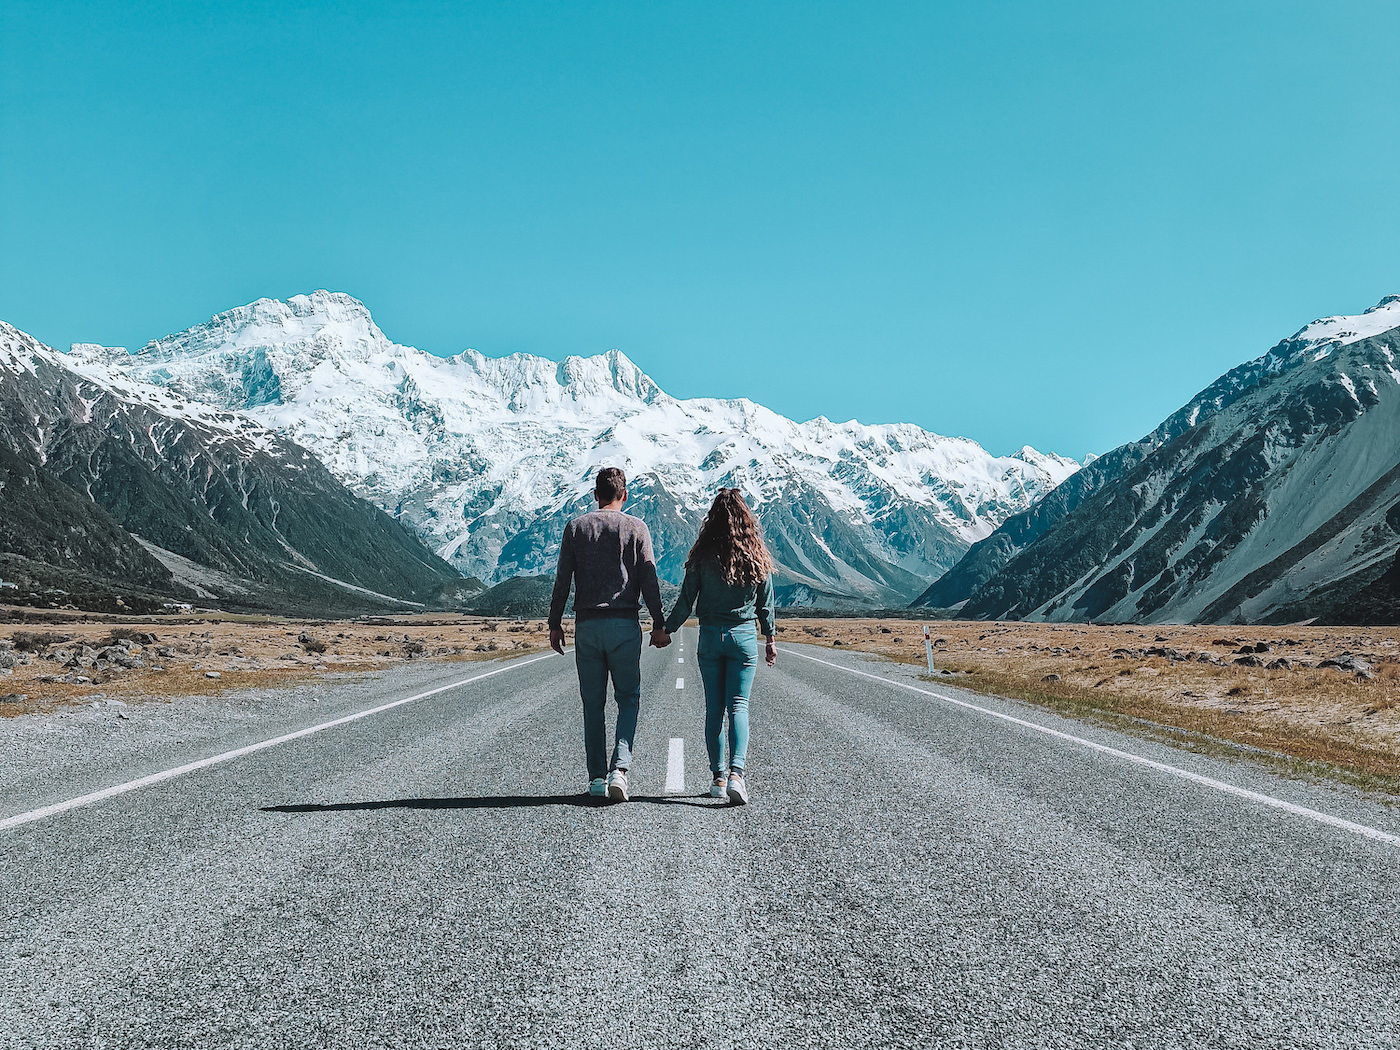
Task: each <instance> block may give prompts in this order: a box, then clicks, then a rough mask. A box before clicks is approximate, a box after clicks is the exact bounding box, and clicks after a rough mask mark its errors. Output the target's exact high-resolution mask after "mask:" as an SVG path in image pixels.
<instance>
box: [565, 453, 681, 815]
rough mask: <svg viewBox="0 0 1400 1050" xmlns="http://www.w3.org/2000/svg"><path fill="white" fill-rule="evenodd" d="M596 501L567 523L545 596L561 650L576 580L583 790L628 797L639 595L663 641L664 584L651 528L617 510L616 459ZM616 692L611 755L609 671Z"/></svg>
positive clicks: (621, 492) (638, 690)
mask: <svg viewBox="0 0 1400 1050" xmlns="http://www.w3.org/2000/svg"><path fill="white" fill-rule="evenodd" d="M593 497H594V499H596V500H597V501H598V509H597V510H595V511H592V512H591V513H589V514H584V515H582V516H580V517H577V518H575V519H574V520H573V521H571V522H569V524H568V525H566V526H565V527H564V540H563V543H562V544H561V545H560V547H559V571H558V572H557V574H556V575H555V577H554V596H553V598H552V600H551V601H550V603H549V644H550V646H551V647H552V648H553V649H554V651H555V652H556V653H559V654H561V655H562V654H563V652H564V604H565V603H566V602H567V601H568V600H569V585H570V583H573V584H574V665H575V666H576V667H577V669H578V691H579V694H580V695H581V696H582V697H583V747H584V752H585V755H586V757H587V761H588V780H589V783H588V793H589V794H590V795H592V796H594V797H595V798H602V797H603V796H606V797H608V798H609V799H611V800H613V801H615V802H625V801H627V770H628V769H629V768H630V767H631V765H632V738H633V736H634V735H635V734H636V731H637V708H638V705H639V703H640V701H641V695H642V668H641V663H642V631H641V625H640V624H639V623H638V617H639V613H640V611H641V603H642V601H645V602H646V605H647V611H648V612H650V613H651V623H652V629H651V644H652V645H654V646H656V647H657V648H659V649H664V648H665V647H666V646H667V645H669V644H670V642H671V638H670V636H669V635H668V634H667V633H666V631H665V630H664V629H663V627H662V623H663V622H664V620H665V615H664V613H663V611H662V608H661V588H660V586H659V585H658V583H657V579H656V558H655V557H654V556H653V554H652V550H651V533H650V532H649V531H648V530H647V527H646V523H645V522H643V521H642V520H641V519H640V518H634V517H632V516H631V515H630V514H623V513H622V505H623V504H624V503H625V502H627V479H626V477H625V476H624V475H623V473H622V471H620V470H618V469H617V468H616V467H605V468H603V469H602V470H600V471H598V478H597V480H596V482H595V483H594V486H593ZM610 675H611V677H612V684H613V696H614V698H615V699H616V700H617V730H616V737H615V740H616V742H615V743H614V745H613V752H612V761H611V763H609V762H608V759H607V752H608V734H607V728H606V727H605V726H604V724H603V710H604V707H605V706H606V704H607V700H608V677H609V676H610Z"/></svg>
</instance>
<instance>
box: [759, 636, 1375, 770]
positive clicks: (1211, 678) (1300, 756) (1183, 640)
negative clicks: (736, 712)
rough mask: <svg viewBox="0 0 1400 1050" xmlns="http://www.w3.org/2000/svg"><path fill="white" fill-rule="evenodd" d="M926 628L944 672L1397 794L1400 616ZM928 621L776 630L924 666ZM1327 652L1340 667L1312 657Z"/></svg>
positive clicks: (1187, 741) (961, 681) (1083, 713)
mask: <svg viewBox="0 0 1400 1050" xmlns="http://www.w3.org/2000/svg"><path fill="white" fill-rule="evenodd" d="M929 627H930V630H931V632H932V634H933V636H934V638H935V639H936V642H935V649H934V662H935V666H936V667H937V668H938V669H939V670H940V671H949V672H953V674H954V677H951V678H947V679H938V680H944V681H949V682H952V683H954V684H956V685H959V686H961V687H963V688H968V689H974V690H977V691H979V692H983V693H991V694H996V695H1000V696H1011V697H1016V698H1018V699H1023V700H1029V701H1031V702H1034V703H1037V704H1042V705H1045V706H1047V707H1050V708H1053V709H1055V710H1057V711H1060V712H1062V713H1064V714H1068V715H1072V716H1074V717H1080V718H1091V719H1095V720H1099V721H1103V722H1107V723H1110V724H1114V725H1117V726H1119V727H1121V728H1127V729H1129V730H1131V731H1135V732H1143V733H1148V734H1150V735H1156V736H1161V737H1163V738H1165V739H1167V740H1169V741H1170V742H1172V743H1175V744H1178V745H1185V746H1188V747H1194V748H1197V749H1200V750H1217V749H1218V748H1219V747H1220V745H1221V744H1222V742H1225V743H1226V744H1227V745H1233V749H1234V750H1245V751H1248V752H1252V753H1255V754H1256V755H1258V756H1259V757H1261V758H1264V759H1266V760H1272V761H1275V762H1278V763H1280V764H1282V765H1285V766H1289V767H1292V768H1293V769H1294V770H1295V771H1296V772H1302V773H1307V772H1317V773H1322V774H1325V775H1330V776H1340V777H1341V778H1342V779H1345V780H1349V781H1352V782H1354V783H1357V784H1360V785H1362V786H1365V787H1370V788H1379V789H1382V790H1386V791H1389V792H1391V793H1395V794H1400V628H1356V627H1241V626H1226V627H1211V626H1204V627H1198V626H1166V627H1153V626H1133V625H1126V626H1093V625H1084V624H1028V623H1010V622H1008V623H996V624H993V623H983V622H960V621H934V622H931V623H930V624H929ZM923 628H924V621H902V620H841V619H834V620H833V619H819V620H818V619H812V620H793V619H784V620H781V621H779V632H780V633H779V639H780V640H790V641H802V642H806V643H809V644H816V645H826V646H830V647H833V648H838V647H839V648H846V649H859V650H862V651H866V652H874V653H880V654H883V655H885V656H888V657H890V658H892V659H894V660H898V661H901V662H903V663H911V664H919V665H922V664H924V662H925V656H924V641H923ZM1246 647H1247V648H1248V649H1249V650H1250V651H1249V652H1244V651H1243V650H1245V649H1246ZM1355 659H1359V660H1361V661H1363V663H1362V664H1353V663H1352V661H1353V660H1355ZM1333 660H1335V661H1338V662H1340V663H1341V664H1343V665H1344V666H1343V668H1340V669H1339V668H1335V667H1323V666H1320V665H1322V664H1324V663H1327V662H1328V661H1333ZM1351 668H1364V669H1365V671H1364V674H1358V673H1357V671H1356V670H1355V669H1351ZM1367 676H1369V677H1367Z"/></svg>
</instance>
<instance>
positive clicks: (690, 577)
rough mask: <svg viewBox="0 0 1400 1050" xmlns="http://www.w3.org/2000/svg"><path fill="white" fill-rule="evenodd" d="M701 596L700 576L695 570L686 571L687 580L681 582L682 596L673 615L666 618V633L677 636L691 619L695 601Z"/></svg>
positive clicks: (674, 607) (678, 599)
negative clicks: (683, 625)
mask: <svg viewBox="0 0 1400 1050" xmlns="http://www.w3.org/2000/svg"><path fill="white" fill-rule="evenodd" d="M699 594H700V574H699V573H698V572H696V571H695V569H693V568H687V569H686V570H685V579H684V580H683V581H682V582H681V594H680V597H679V598H677V599H676V604H675V605H674V606H673V607H672V609H671V615H670V616H668V617H666V633H667V634H675V633H676V632H677V631H679V630H680V629H681V625H682V624H684V623H685V621H686V620H687V619H689V617H690V610H691V609H693V608H694V607H695V599H696V597H697V596H698V595H699Z"/></svg>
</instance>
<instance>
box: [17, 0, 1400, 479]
mask: <svg viewBox="0 0 1400 1050" xmlns="http://www.w3.org/2000/svg"><path fill="white" fill-rule="evenodd" d="M315 288H330V289H333V290H338V291H345V292H349V293H351V294H352V295H355V296H357V297H358V298H360V299H362V300H364V301H365V303H366V304H367V305H368V306H369V308H370V309H371V311H372V312H373V313H374V316H375V319H376V320H377V321H378V322H379V324H380V327H382V328H383V329H384V330H385V332H386V333H387V334H388V335H389V337H390V338H392V339H394V340H396V341H398V342H402V343H409V344H412V345H415V346H420V347H422V348H424V349H427V350H432V351H434V352H437V353H443V354H447V353H455V352H457V351H459V350H461V349H463V348H465V347H468V346H471V347H474V348H476V349H478V350H480V351H482V352H483V353H486V354H490V355H501V354H506V353H511V352H514V351H517V350H523V351H529V352H532V353H538V354H543V355H545V356H548V357H554V358H559V357H563V356H565V355H567V354H571V353H572V354H592V353H600V352H602V351H605V350H607V349H609V348H611V347H618V348H620V349H622V350H623V351H625V352H626V353H627V354H628V355H629V356H630V357H632V358H633V359H634V360H635V361H637V363H638V364H639V365H640V366H641V367H642V368H643V369H645V370H646V371H647V372H648V373H649V374H651V375H652V376H653V377H654V378H655V379H656V380H657V382H659V383H660V384H661V386H662V387H663V388H664V389H666V390H667V391H669V392H670V393H672V394H675V395H676V396H681V397H689V396H705V395H715V396H740V395H743V396H748V397H751V398H753V399H754V400H756V401H759V402H762V403H763V404H766V405H768V406H769V407H771V408H773V409H775V410H777V411H779V412H782V413H784V414H785V415H789V416H793V417H796V418H798V419H807V418H810V417H812V416H816V415H819V414H821V415H826V416H828V417H830V418H833V419H848V418H852V417H854V418H858V419H860V420H862V421H863V422H895V421H911V422H915V423H918V424H920V425H922V426H924V427H927V428H929V429H931V430H935V431H938V432H940V433H948V434H962V435H966V436H968V437H972V438H975V439H976V440H978V441H981V442H982V443H983V444H984V445H986V446H987V447H988V448H990V449H992V450H993V451H995V452H1008V451H1012V450H1014V449H1016V448H1018V447H1020V446H1021V445H1022V444H1027V443H1028V444H1032V445H1034V446H1036V447H1038V448H1041V449H1053V450H1055V451H1059V452H1063V453H1065V454H1068V455H1073V456H1076V457H1078V456H1082V455H1083V454H1084V453H1085V452H1089V451H1095V452H1102V451H1105V450H1107V449H1108V448H1111V447H1113V446H1114V445H1117V444H1119V443H1121V442H1122V441H1125V440H1129V439H1132V438H1135V437H1138V436H1140V435H1141V434H1143V433H1145V432H1146V431H1147V430H1149V429H1150V428H1151V427H1153V426H1154V425H1155V424H1156V423H1157V422H1158V421H1160V420H1161V419H1162V418H1163V417H1164V416H1166V415H1167V414H1168V413H1169V412H1170V411H1172V410H1173V409H1174V408H1176V407H1177V406H1178V405H1180V404H1181V403H1182V402H1184V401H1185V400H1186V399H1187V398H1188V397H1189V396H1190V395H1191V394H1193V393H1194V392H1195V391H1197V390H1198V389H1200V388H1201V387H1203V386H1205V385H1206V384H1208V383H1209V382H1210V381H1211V380H1213V379H1214V378H1215V377H1216V376H1217V375H1219V374H1220V373H1221V372H1223V371H1225V370H1226V369H1227V368H1229V367H1231V366H1233V365H1235V364H1238V363H1239V362H1241V361H1243V360H1246V359H1248V358H1251V357H1255V356H1257V355H1258V354H1260V353H1262V352H1263V351H1264V350H1265V349H1267V348H1268V347H1269V346H1270V345H1272V344H1273V343H1274V342H1275V341H1277V340H1278V339H1279V338H1281V337H1283V336H1285V335H1288V334H1291V333H1292V332H1293V331H1294V330H1296V329H1297V328H1299V327H1301V326H1302V325H1303V324H1305V323H1307V322H1308V321H1310V320H1312V319H1313V318H1315V317H1318V316H1321V315H1325V314H1335V313H1355V312H1359V311H1361V310H1363V309H1365V308H1366V307H1368V306H1371V305H1373V304H1374V303H1375V302H1376V301H1377V300H1378V299H1379V298H1381V296H1383V295H1386V294H1390V293H1395V292H1400V4H1396V3H1394V2H1393V0H1383V2H1350V0H1329V2H1318V3H1290V2H1287V0H1265V2H1257V3H1238V2H1232V0H1210V2H1208V3H1197V2H1193V0H1173V2H1163V3H1150V2H1142V3H1138V2H1130V3H1124V2H1122V0H1112V2H1104V3H1072V2H1061V3H1047V2H1043V0H1041V2H999V0H976V2H973V0H967V2H963V3H939V2H934V0H926V2H923V3H892V2H870V0H860V2H852V3H824V2H820V0H802V2H798V3H765V2H759V0H748V2H744V3H734V4H727V3H693V4H692V3H666V2H659V0H647V2H636V3H583V2H564V3H558V2H550V3H505V2H501V3H467V2H459V3H440V4H439V3H411V4H410V3H405V4H393V3H387V2H381V3H355V2H345V0H337V2H336V3H296V2H277V3H261V2H256V0H252V2H242V3H227V4H225V3H207V2H206V3H200V2H196V0H181V2H174V3H168V2H165V3H163V2H151V0H145V2H142V3H139V4H114V3H93V4H76V3H70V2H65V0H43V2H33V0H4V2H3V3H0V318H3V319H5V320H7V321H9V322H11V323H12V324H15V325H17V326H18V327H20V328H23V329H25V330H26V331H29V332H30V333H32V334H33V335H35V336H36V337H38V338H40V339H42V340H44V341H45V342H48V343H51V344H53V345H56V346H60V347H63V348H66V347H67V345H68V343H69V342H72V341H92V342H103V343H108V344H116V345H127V346H137V345H140V344H141V343H143V342H145V341H146V340H147V339H150V338H152V337H156V336H160V335H163V334H165V333H167V332H170V331H178V330H180V329H183V328H185V327H188V326H189V325H191V324H194V323H197V322H199V321H201V320H204V319H206V318H207V317H208V316H209V315H211V314H213V313H215V312H218V311H220V310H223V309H227V308H229V307H232V306H236V305H240V304H242V303H245V302H248V301H251V300H253V299H256V298H258V297H259V296H273V297H277V298H286V297H287V296H290V295H294V294H296V293H298V292H306V291H311V290H313V289H315Z"/></svg>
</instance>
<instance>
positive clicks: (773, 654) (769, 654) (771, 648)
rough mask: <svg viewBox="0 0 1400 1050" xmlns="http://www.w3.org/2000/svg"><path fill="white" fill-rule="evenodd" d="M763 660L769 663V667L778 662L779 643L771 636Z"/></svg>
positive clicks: (765, 647)
mask: <svg viewBox="0 0 1400 1050" xmlns="http://www.w3.org/2000/svg"><path fill="white" fill-rule="evenodd" d="M763 659H764V660H766V661H767V663H768V666H769V667H772V666H773V665H774V664H775V663H777V662H778V643H777V641H776V640H775V639H774V638H773V637H772V636H771V635H770V636H769V638H768V644H767V645H765V646H764V650H763Z"/></svg>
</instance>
